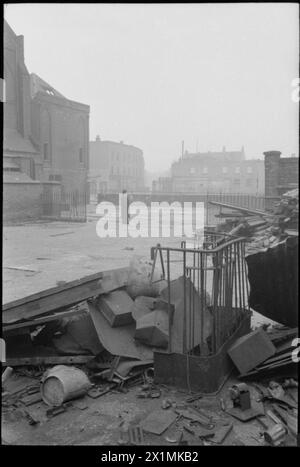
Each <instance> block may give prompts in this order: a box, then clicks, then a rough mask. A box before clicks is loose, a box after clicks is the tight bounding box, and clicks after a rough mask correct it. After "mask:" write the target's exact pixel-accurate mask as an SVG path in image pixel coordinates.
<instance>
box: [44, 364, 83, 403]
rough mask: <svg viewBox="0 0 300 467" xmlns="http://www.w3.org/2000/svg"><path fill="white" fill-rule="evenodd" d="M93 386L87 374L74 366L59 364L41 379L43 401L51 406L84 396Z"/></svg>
mask: <svg viewBox="0 0 300 467" xmlns="http://www.w3.org/2000/svg"><path fill="white" fill-rule="evenodd" d="M90 387H91V383H90V381H89V379H88V377H87V375H86V374H85V373H84V372H83V371H82V370H80V369H79V368H76V367H73V366H65V365H57V366H54V367H53V368H51V369H50V370H47V371H46V372H45V373H44V375H43V377H42V381H41V395H42V398H43V401H44V402H45V403H46V404H48V405H51V406H56V407H57V406H60V405H62V404H63V403H64V402H66V401H68V400H71V399H76V398H77V397H80V396H83V395H84V394H85V393H86V392H87V391H88V390H89V388H90Z"/></svg>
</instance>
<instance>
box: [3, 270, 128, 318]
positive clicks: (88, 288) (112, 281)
mask: <svg viewBox="0 0 300 467" xmlns="http://www.w3.org/2000/svg"><path fill="white" fill-rule="evenodd" d="M127 276H128V269H127V268H119V269H113V270H110V271H104V272H99V273H96V274H92V275H89V276H86V277H82V278H81V279H77V280H75V281H71V282H66V283H65V284H63V285H61V286H59V287H52V288H50V289H47V290H43V291H42V292H38V293H36V294H33V295H29V296H28V297H25V298H21V299H19V300H14V301H12V302H9V303H6V304H4V305H3V307H2V322H3V324H4V325H5V324H12V323H15V322H17V321H21V320H26V319H32V318H34V317H35V316H40V315H44V314H46V313H49V312H51V311H54V310H56V311H58V309H61V308H64V307H67V306H72V305H74V304H76V303H79V302H81V301H83V300H86V299H88V298H91V297H93V296H96V295H100V294H102V293H108V292H111V291H113V290H116V289H118V288H120V287H124V286H125V285H126V283H127Z"/></svg>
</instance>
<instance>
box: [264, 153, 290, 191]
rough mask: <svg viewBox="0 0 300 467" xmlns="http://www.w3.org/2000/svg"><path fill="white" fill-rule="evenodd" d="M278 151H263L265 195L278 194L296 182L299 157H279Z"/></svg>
mask: <svg viewBox="0 0 300 467" xmlns="http://www.w3.org/2000/svg"><path fill="white" fill-rule="evenodd" d="M280 155H281V152H280V151H267V152H264V156H265V195H266V196H278V195H280V194H282V193H284V192H285V191H287V190H288V189H289V188H290V187H289V185H290V184H293V183H294V184H296V183H298V177H299V158H297V157H280Z"/></svg>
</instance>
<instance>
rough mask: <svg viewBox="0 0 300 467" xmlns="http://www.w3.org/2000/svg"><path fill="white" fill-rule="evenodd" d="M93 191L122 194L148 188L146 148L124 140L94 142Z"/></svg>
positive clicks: (92, 142) (91, 153)
mask: <svg viewBox="0 0 300 467" xmlns="http://www.w3.org/2000/svg"><path fill="white" fill-rule="evenodd" d="M89 183H90V193H91V195H93V196H96V195H97V193H120V192H122V191H123V190H127V191H128V192H138V191H143V190H144V157H143V151H142V150H141V149H139V148H137V147H135V146H131V145H128V144H124V143H123V142H122V141H121V142H120V143H116V142H113V141H102V140H101V139H100V137H99V136H97V137H96V139H95V141H90V166H89Z"/></svg>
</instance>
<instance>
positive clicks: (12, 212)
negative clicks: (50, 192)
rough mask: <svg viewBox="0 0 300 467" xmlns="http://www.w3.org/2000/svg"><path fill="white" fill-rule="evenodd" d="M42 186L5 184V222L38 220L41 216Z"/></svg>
mask: <svg viewBox="0 0 300 467" xmlns="http://www.w3.org/2000/svg"><path fill="white" fill-rule="evenodd" d="M42 191H43V187H42V184H41V183H39V182H35V181H32V182H4V183H3V222H4V223H7V222H16V221H24V220H30V219H36V218H39V217H40V216H41V209H42V205H41V194H42Z"/></svg>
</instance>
